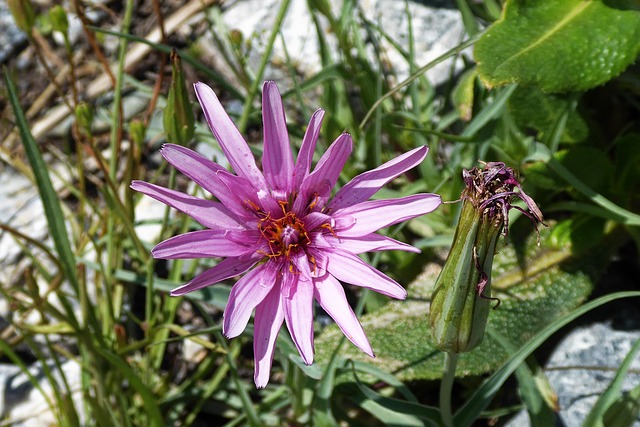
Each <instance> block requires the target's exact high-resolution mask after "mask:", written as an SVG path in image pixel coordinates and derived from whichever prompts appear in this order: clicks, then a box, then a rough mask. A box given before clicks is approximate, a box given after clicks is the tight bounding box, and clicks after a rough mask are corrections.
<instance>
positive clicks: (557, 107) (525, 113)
mask: <svg viewBox="0 0 640 427" xmlns="http://www.w3.org/2000/svg"><path fill="white" fill-rule="evenodd" d="M574 98H577V96H576V94H568V95H565V94H551V93H544V92H542V91H541V90H540V89H538V88H536V87H518V89H516V91H515V92H514V93H513V95H511V98H509V102H508V108H509V111H510V112H511V114H513V117H514V119H515V120H516V122H517V123H518V125H519V126H520V127H522V128H527V129H533V130H534V131H535V132H536V134H537V137H538V139H544V138H547V137H548V136H549V134H550V133H551V131H552V130H553V128H554V125H555V123H556V121H557V119H558V117H559V116H561V115H562V114H564V113H565V112H566V114H567V122H566V126H565V127H564V129H563V132H562V134H561V135H560V137H561V140H562V142H579V141H584V140H585V139H586V138H587V137H588V136H589V127H588V124H587V122H586V120H585V119H584V118H583V117H582V115H580V113H579V112H578V111H576V109H575V108H572V107H574V105H573V104H574V103H573V102H572V101H573V100H574Z"/></svg>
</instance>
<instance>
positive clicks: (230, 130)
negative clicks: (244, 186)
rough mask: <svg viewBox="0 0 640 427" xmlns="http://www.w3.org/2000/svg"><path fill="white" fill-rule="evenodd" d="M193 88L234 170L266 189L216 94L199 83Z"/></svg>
mask: <svg viewBox="0 0 640 427" xmlns="http://www.w3.org/2000/svg"><path fill="white" fill-rule="evenodd" d="M193 86H194V88H195V90H196V96H197V97H198V101H199V102H200V106H201V107H202V111H204V115H205V118H206V119H207V123H209V128H210V129H211V132H213V135H214V136H215V137H216V139H217V140H218V144H220V148H222V151H223V152H224V154H225V156H226V157H227V160H228V161H229V164H231V167H232V168H233V170H234V171H235V172H236V173H237V174H238V175H240V176H242V177H245V178H247V179H248V180H249V181H251V182H253V183H255V184H256V187H257V188H261V189H266V188H267V186H266V183H265V180H264V176H263V175H262V172H260V170H259V169H258V166H257V165H256V159H255V158H254V157H253V154H252V153H251V150H250V149H249V145H247V142H246V141H245V140H244V138H243V137H242V135H241V134H240V132H239V131H238V128H236V125H235V124H234V123H233V121H232V120H231V118H230V117H229V116H228V115H227V113H226V111H224V108H223V107H222V104H220V101H218V97H217V96H216V94H215V93H214V92H213V90H212V89H211V88H210V87H209V86H207V85H206V84H204V83H201V82H198V83H196V84H194V85H193Z"/></svg>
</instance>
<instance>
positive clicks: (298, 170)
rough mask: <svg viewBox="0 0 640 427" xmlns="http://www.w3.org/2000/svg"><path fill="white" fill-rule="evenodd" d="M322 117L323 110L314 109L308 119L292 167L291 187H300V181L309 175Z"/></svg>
mask: <svg viewBox="0 0 640 427" xmlns="http://www.w3.org/2000/svg"><path fill="white" fill-rule="evenodd" d="M323 117H324V110H322V109H319V110H316V111H315V112H314V113H313V115H312V116H311V120H309V126H307V131H306V132H305V133H304V138H303V139H302V145H301V146H300V151H299V152H298V159H297V160H296V165H295V167H294V168H293V177H292V179H293V188H294V189H295V188H300V185H301V184H302V181H303V180H304V179H305V178H306V177H307V176H309V170H310V169H311V161H312V160H313V153H314V152H315V150H316V142H318V135H320V127H321V126H322V118H323Z"/></svg>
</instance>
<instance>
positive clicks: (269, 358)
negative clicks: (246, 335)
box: [253, 286, 284, 388]
mask: <svg viewBox="0 0 640 427" xmlns="http://www.w3.org/2000/svg"><path fill="white" fill-rule="evenodd" d="M283 320H284V308H283V307H282V298H281V297H280V286H274V287H273V289H271V292H269V293H268V294H267V296H266V297H265V298H264V300H262V302H261V303H260V304H258V306H257V307H256V315H255V318H254V321H253V323H254V328H253V358H254V361H255V368H254V374H253V380H254V382H255V383H256V387H258V388H264V387H266V386H267V383H268V382H269V374H270V373H271V364H272V363H273V352H274V350H275V343H276V338H278V332H279V331H280V327H281V326H282V322H283Z"/></svg>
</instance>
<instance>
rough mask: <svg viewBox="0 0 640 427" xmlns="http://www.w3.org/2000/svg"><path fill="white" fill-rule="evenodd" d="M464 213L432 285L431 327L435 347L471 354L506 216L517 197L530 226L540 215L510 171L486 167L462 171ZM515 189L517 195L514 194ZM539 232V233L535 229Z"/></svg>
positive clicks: (487, 301)
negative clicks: (521, 201) (525, 208)
mask: <svg viewBox="0 0 640 427" xmlns="http://www.w3.org/2000/svg"><path fill="white" fill-rule="evenodd" d="M463 177H464V181H465V186H466V187H465V189H464V190H463V192H462V200H463V204H462V211H461V213H460V219H459V220H458V226H457V228H456V232H455V235H454V238H453V245H452V246H451V250H450V252H449V256H448V257H447V260H446V262H445V264H444V267H443V268H442V271H441V272H440V275H439V276H438V279H437V280H436V284H435V289H434V292H433V296H432V298H431V308H430V313H429V322H430V326H431V333H432V335H433V339H434V341H435V344H436V346H437V347H438V348H439V349H441V350H443V351H448V352H455V353H462V352H467V351H471V350H473V349H474V348H475V347H477V346H478V345H479V344H480V343H481V342H482V338H483V336H484V330H485V327H486V324H487V318H488V316H489V308H490V302H491V301H497V304H496V305H495V308H497V306H498V305H499V304H500V300H499V299H497V298H492V297H491V267H492V264H493V256H494V254H495V252H496V246H497V242H498V238H499V237H500V235H506V233H507V227H508V212H509V210H510V209H511V208H512V206H511V202H512V200H513V199H514V198H515V197H519V198H520V199H522V200H523V201H524V202H525V204H526V205H527V207H528V210H526V211H523V212H524V214H525V215H527V216H528V217H529V218H530V219H531V220H532V221H533V222H534V224H536V225H537V223H539V222H540V223H541V222H542V220H543V219H542V213H541V212H540V210H539V209H538V207H537V206H536V204H535V202H534V201H533V199H531V197H529V196H528V195H526V194H525V193H524V192H523V191H522V188H521V187H520V183H519V182H518V181H517V179H516V177H515V174H514V172H513V170H512V169H511V168H508V167H506V166H505V165H504V163H499V162H493V163H487V164H486V165H485V167H484V169H478V168H473V169H472V170H470V171H466V170H465V171H464V172H463ZM516 189H518V191H515V190H516ZM536 230H537V228H536Z"/></svg>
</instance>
